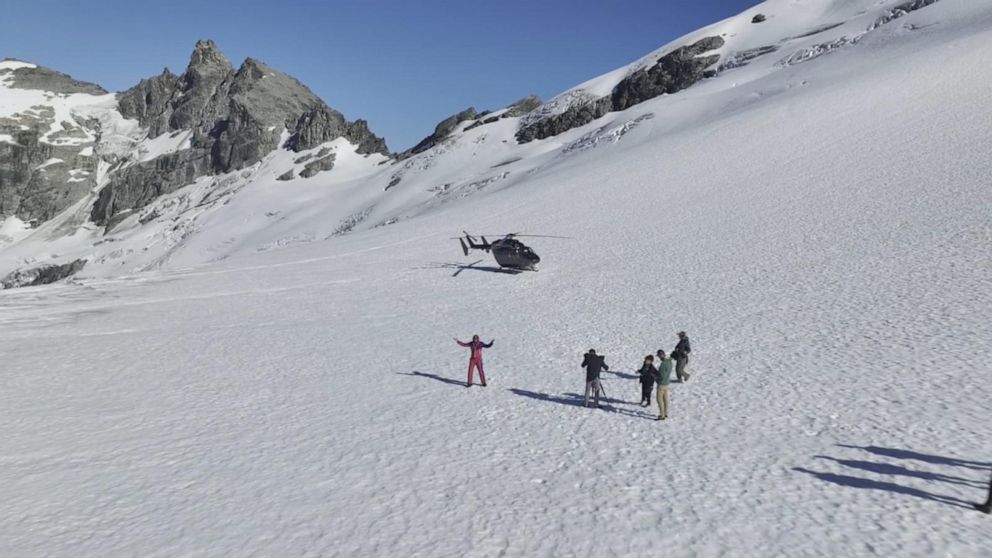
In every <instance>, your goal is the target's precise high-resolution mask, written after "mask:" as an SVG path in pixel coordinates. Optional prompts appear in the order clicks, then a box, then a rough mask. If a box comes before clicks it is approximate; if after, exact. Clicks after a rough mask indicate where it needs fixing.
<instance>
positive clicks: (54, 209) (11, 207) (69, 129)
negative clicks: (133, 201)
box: [0, 66, 106, 222]
mask: <svg viewBox="0 0 992 558" xmlns="http://www.w3.org/2000/svg"><path fill="white" fill-rule="evenodd" d="M0 80H3V82H4V87H5V88H10V89H26V90H40V91H45V92H49V91H51V92H54V93H56V94H60V95H71V94H76V93H82V94H88V95H103V94H106V91H104V90H103V88H101V87H100V86H98V85H94V84H92V83H86V82H83V81H78V80H75V79H73V78H71V77H70V76H67V75H66V74H63V73H60V72H56V71H54V70H50V69H48V68H43V67H40V66H38V67H20V68H17V69H13V70H10V69H8V70H2V71H0ZM56 117H57V115H56V113H55V110H54V109H52V108H51V107H50V106H47V105H45V104H44V103H41V104H39V105H38V106H34V107H32V110H30V111H25V112H22V113H18V114H13V115H10V116H6V117H0V134H2V135H4V136H8V139H9V140H10V141H0V219H2V218H4V217H7V216H11V215H13V216H16V217H18V218H20V219H21V220H22V221H26V222H42V221H47V220H48V219H51V218H52V217H55V216H56V215H57V214H59V213H60V212H62V211H63V210H65V209H67V208H69V207H70V206H71V205H72V204H74V203H76V202H77V201H79V200H80V199H82V198H83V197H84V196H85V195H86V194H87V193H88V192H89V191H90V190H91V189H92V188H93V187H94V186H95V185H96V169H97V162H98V160H97V158H96V157H95V156H94V155H93V150H92V147H93V144H94V138H96V137H98V135H99V123H97V122H92V121H89V120H86V119H83V118H81V117H73V118H72V120H71V121H56ZM63 140H69V141H63Z"/></svg>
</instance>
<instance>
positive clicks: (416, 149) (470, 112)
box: [398, 107, 478, 160]
mask: <svg viewBox="0 0 992 558" xmlns="http://www.w3.org/2000/svg"><path fill="white" fill-rule="evenodd" d="M476 117H478V113H477V112H475V107H469V108H467V109H465V110H463V111H461V112H459V113H458V114H455V115H452V116H449V117H448V118H445V119H444V120H442V121H440V122H438V124H437V126H435V127H434V133H433V134H431V135H429V136H427V137H426V138H424V139H422V140H420V143H418V144H417V145H415V146H413V147H412V148H410V149H408V150H406V151H404V152H403V153H400V155H399V157H398V158H399V159H401V160H402V159H406V158H408V157H412V156H413V155H416V154H417V153H423V152H424V151H427V150H428V149H430V148H432V147H434V146H435V145H437V144H439V143H441V142H442V141H444V139H445V138H447V137H448V136H450V135H451V132H453V131H454V130H455V128H456V127H458V125H459V124H461V123H462V122H465V121H466V120H475V118H476Z"/></svg>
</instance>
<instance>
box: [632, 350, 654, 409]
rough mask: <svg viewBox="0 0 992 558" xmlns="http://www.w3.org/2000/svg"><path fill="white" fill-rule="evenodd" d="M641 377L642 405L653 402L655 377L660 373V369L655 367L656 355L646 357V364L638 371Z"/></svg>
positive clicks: (645, 405)
mask: <svg viewBox="0 0 992 558" xmlns="http://www.w3.org/2000/svg"><path fill="white" fill-rule="evenodd" d="M637 373H638V375H639V376H640V377H641V407H647V406H648V405H650V404H651V392H652V391H654V379H655V376H657V375H658V369H657V368H655V367H654V357H653V356H652V355H648V356H646V357H644V364H642V365H641V369H640V370H639V371H638V372H637Z"/></svg>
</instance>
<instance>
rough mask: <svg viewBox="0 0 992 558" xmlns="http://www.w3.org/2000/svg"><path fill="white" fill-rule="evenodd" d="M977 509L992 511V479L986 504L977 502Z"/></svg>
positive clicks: (986, 511)
mask: <svg viewBox="0 0 992 558" xmlns="http://www.w3.org/2000/svg"><path fill="white" fill-rule="evenodd" d="M975 509H977V510H978V511H980V512H985V513H989V512H992V480H989V497H988V498H986V499H985V503H984V504H975Z"/></svg>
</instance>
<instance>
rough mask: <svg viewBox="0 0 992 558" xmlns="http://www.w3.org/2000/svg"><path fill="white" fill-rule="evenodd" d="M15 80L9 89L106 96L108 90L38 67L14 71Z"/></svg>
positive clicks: (12, 72)
mask: <svg viewBox="0 0 992 558" xmlns="http://www.w3.org/2000/svg"><path fill="white" fill-rule="evenodd" d="M11 74H12V75H13V78H14V79H13V80H12V82H11V83H10V85H9V86H8V87H11V88H13V89H40V90H43V91H51V92H53V93H59V94H63V95H71V94H73V93H86V94H89V95H106V94H107V90H106V89H104V88H102V87H100V86H99V85H96V84H95V83H87V82H85V81H79V80H76V79H73V78H72V77H71V76H68V75H66V74H63V73H62V72H56V71H55V70H50V69H48V68H43V67H41V66H38V67H36V68H18V69H16V70H12V71H11Z"/></svg>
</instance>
